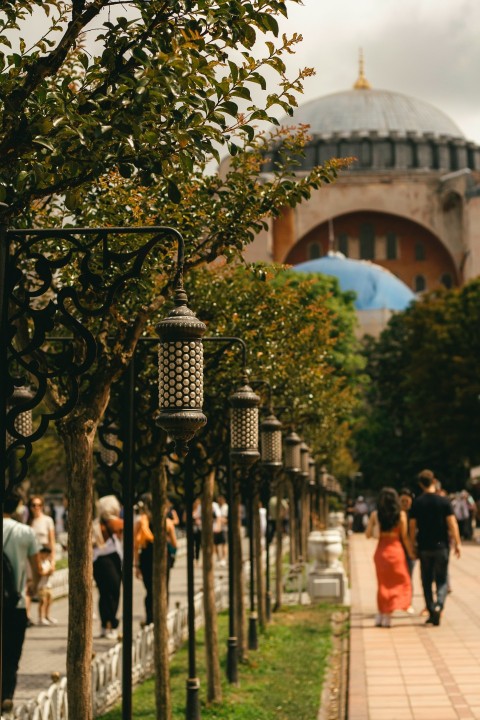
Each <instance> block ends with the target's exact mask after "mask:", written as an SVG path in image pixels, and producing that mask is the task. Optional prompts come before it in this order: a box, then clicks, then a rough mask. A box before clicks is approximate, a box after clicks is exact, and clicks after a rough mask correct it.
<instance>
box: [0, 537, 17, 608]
mask: <svg viewBox="0 0 480 720" xmlns="http://www.w3.org/2000/svg"><path fill="white" fill-rule="evenodd" d="M12 530H13V528H12ZM12 530H10V532H9V534H8V537H7V540H6V542H5V543H4V546H3V547H4V548H5V546H6V544H7V542H8V541H9V539H10V535H11V534H12ZM20 598H21V595H20V593H19V592H18V590H17V584H16V582H15V574H14V572H13V567H12V563H11V562H10V559H9V557H8V555H7V554H6V553H5V550H4V552H3V612H5V611H6V612H9V611H10V612H11V611H12V610H15V608H16V607H17V603H18V601H19V600H20Z"/></svg>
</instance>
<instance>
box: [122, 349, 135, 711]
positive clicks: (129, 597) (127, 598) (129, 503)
mask: <svg viewBox="0 0 480 720" xmlns="http://www.w3.org/2000/svg"><path fill="white" fill-rule="evenodd" d="M125 389H126V393H125V394H126V407H125V421H124V433H125V435H124V438H123V442H124V456H123V643H122V720H131V717H132V644H133V632H132V624H133V422H134V403H135V359H134V357H132V359H131V361H130V365H129V366H128V369H127V374H126V378H125Z"/></svg>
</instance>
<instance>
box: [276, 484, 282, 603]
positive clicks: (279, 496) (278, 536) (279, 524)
mask: <svg viewBox="0 0 480 720" xmlns="http://www.w3.org/2000/svg"><path fill="white" fill-rule="evenodd" d="M282 501H283V482H282V481H281V480H279V481H278V482H277V504H276V508H275V512H276V516H275V536H276V554H275V610H280V608H281V607H282V575H283V548H282V543H283V513H282Z"/></svg>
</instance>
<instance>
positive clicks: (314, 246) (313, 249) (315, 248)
mask: <svg viewBox="0 0 480 720" xmlns="http://www.w3.org/2000/svg"><path fill="white" fill-rule="evenodd" d="M319 257H322V246H321V245H320V243H317V242H312V243H310V245H309V246H308V259H309V260H316V259H317V258H319Z"/></svg>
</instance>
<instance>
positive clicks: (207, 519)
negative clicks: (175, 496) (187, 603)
mask: <svg viewBox="0 0 480 720" xmlns="http://www.w3.org/2000/svg"><path fill="white" fill-rule="evenodd" d="M214 484H215V472H214V471H213V470H212V472H210V473H209V474H208V476H207V478H206V479H205V482H204V485H203V494H202V552H203V565H202V567H203V612H204V616H205V660H206V670H207V701H208V702H220V701H221V699H222V681H221V677H220V659H219V654H218V623H217V609H216V606H215V577H214V573H213V513H212V502H213V488H214Z"/></svg>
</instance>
